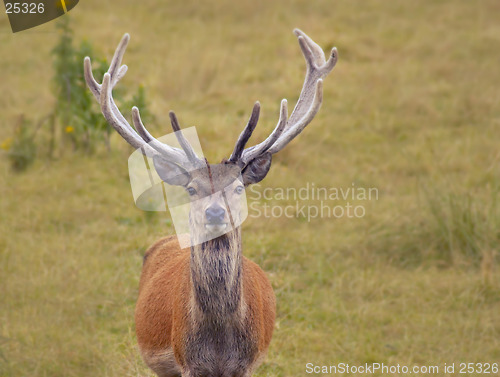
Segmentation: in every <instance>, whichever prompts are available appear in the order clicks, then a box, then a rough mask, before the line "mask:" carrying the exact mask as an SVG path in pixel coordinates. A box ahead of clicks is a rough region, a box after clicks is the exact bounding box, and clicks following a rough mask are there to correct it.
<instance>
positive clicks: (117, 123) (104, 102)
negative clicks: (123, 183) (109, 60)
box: [100, 72, 157, 157]
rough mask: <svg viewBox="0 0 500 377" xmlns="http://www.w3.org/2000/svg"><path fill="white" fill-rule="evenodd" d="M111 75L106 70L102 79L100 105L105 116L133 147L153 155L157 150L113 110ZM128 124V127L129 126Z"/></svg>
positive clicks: (149, 155) (150, 155) (147, 154)
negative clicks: (134, 131)
mask: <svg viewBox="0 0 500 377" xmlns="http://www.w3.org/2000/svg"><path fill="white" fill-rule="evenodd" d="M110 85H111V75H110V74H109V73H108V72H106V73H105V74H104V78H103V80H102V86H101V93H100V105H101V111H102V114H103V115H104V118H106V120H107V121H108V123H109V124H110V126H111V127H113V128H114V129H115V130H116V131H117V132H118V133H119V134H120V136H121V137H123V138H124V139H125V140H126V141H127V142H128V143H129V144H130V145H131V146H132V147H134V148H136V149H139V148H141V150H142V151H143V153H144V154H146V156H148V157H153V156H154V155H156V154H157V152H156V151H155V150H154V149H152V148H151V147H150V146H149V145H148V144H146V143H145V142H144V140H142V139H141V138H140V137H139V136H138V135H137V134H136V133H133V132H131V131H130V130H131V127H130V125H129V124H128V123H126V124H125V123H124V122H122V121H121V120H120V119H118V118H117V117H116V116H115V114H114V112H113V105H112V103H111V86H110ZM127 125H128V127H127Z"/></svg>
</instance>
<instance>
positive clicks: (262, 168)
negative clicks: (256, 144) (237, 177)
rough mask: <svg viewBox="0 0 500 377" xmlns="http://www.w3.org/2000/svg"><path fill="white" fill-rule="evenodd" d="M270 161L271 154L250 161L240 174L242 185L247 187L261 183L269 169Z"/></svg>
mask: <svg viewBox="0 0 500 377" xmlns="http://www.w3.org/2000/svg"><path fill="white" fill-rule="evenodd" d="M271 160H272V155H271V153H264V154H263V155H261V156H259V157H257V158H254V159H253V160H252V161H250V162H249V163H248V165H247V166H245V168H244V169H243V171H242V172H241V176H242V178H243V184H244V185H245V186H248V185H251V184H254V183H258V182H260V181H262V180H263V179H264V178H265V177H266V175H267V173H268V171H269V169H270V168H271Z"/></svg>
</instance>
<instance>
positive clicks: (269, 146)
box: [84, 29, 337, 236]
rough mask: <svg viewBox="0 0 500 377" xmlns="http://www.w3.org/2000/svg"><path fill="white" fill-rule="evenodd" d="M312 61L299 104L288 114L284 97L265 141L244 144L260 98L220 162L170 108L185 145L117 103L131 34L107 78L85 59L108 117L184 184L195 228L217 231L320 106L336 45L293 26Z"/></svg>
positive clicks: (233, 221)
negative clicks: (199, 147)
mask: <svg viewBox="0 0 500 377" xmlns="http://www.w3.org/2000/svg"><path fill="white" fill-rule="evenodd" d="M294 33H295V35H296V36H297V38H298V42H299V45H300V48H301V50H302V53H303V55H304V57H305V60H306V64H307V72H306V77H305V80H304V84H303V87H302V91H301V93H300V96H299V99H298V101H297V104H296V105H295V108H294V110H293V112H292V114H291V115H290V117H288V110H287V101H286V100H285V99H284V100H282V101H281V108H280V116H279V120H278V123H277V125H276V128H275V129H274V130H273V131H272V132H271V134H270V135H269V136H268V137H267V139H265V140H264V141H262V142H261V143H260V144H257V145H254V146H252V147H249V148H245V146H246V144H247V141H248V140H249V139H250V137H251V135H252V132H253V131H254V129H255V127H256V126H257V121H258V119H259V113H260V104H259V102H256V103H255V105H254V107H253V111H252V114H251V116H250V119H249V121H248V124H247V125H246V127H245V128H244V130H243V132H242V133H241V134H240V136H239V138H238V140H237V142H236V145H235V147H234V149H233V152H232V153H231V155H230V156H229V158H228V159H224V160H223V161H222V162H221V163H219V164H209V163H208V162H207V161H206V160H205V159H201V158H199V157H198V156H197V155H196V153H195V152H194V150H193V148H192V147H191V145H190V144H189V142H188V141H187V140H186V138H185V137H184V136H183V133H182V131H181V129H180V126H179V122H178V120H177V117H176V116H175V114H174V113H173V112H170V120H171V124H172V129H173V130H174V132H175V135H176V137H177V140H178V142H179V144H180V146H181V147H182V149H179V148H174V147H171V146H169V145H167V144H164V143H161V142H160V141H158V140H157V139H155V138H154V137H153V136H152V135H151V134H150V133H149V132H148V130H147V129H146V127H145V126H144V125H143V123H142V120H141V116H140V113H139V109H138V108H137V107H135V106H134V107H133V108H132V120H133V124H134V127H135V129H134V128H132V127H131V126H130V124H129V123H128V122H127V120H126V119H125V117H124V116H123V115H122V113H121V112H120V110H119V109H118V107H117V106H116V104H115V102H114V100H113V95H112V90H113V88H114V87H115V86H116V84H117V83H118V82H119V81H120V79H121V78H122V77H123V76H124V75H125V73H126V72H127V66H126V65H121V61H122V58H123V55H124V53H125V49H126V47H127V44H128V42H129V39H130V37H129V35H128V34H125V35H124V36H123V38H122V40H121V42H120V44H119V45H118V47H117V49H116V51H115V54H114V56H113V59H112V60H111V64H110V67H109V69H108V71H107V72H106V73H105V74H104V78H103V81H102V84H99V83H97V81H96V80H95V79H94V76H93V74H92V68H91V62H90V58H89V57H86V58H85V60H84V72H85V80H86V82H87V85H88V86H89V88H90V90H91V91H92V93H93V94H94V96H95V98H96V99H97V101H98V102H99V104H100V106H101V110H102V113H103V115H104V117H105V118H106V120H107V121H108V123H109V124H110V125H111V126H112V127H113V128H114V129H115V130H116V131H117V132H118V133H119V134H120V135H121V136H122V137H123V138H124V139H125V140H126V141H127V142H128V143H129V144H130V145H131V146H132V147H134V148H136V149H140V150H141V152H142V153H143V154H144V155H146V156H148V157H150V158H152V159H153V162H154V166H155V168H156V171H157V173H158V175H159V176H160V178H161V179H162V180H163V181H165V182H167V183H168V184H170V185H176V186H181V187H183V188H185V190H186V191H187V193H188V195H189V197H190V199H191V214H190V223H191V225H192V230H193V232H194V233H199V234H201V233H205V234H207V233H208V234H209V235H211V236H218V235H220V234H223V233H225V232H226V231H227V230H228V229H232V228H234V227H235V225H239V224H240V221H239V217H240V207H241V206H240V204H241V200H240V195H241V194H242V193H243V190H244V187H246V186H248V185H251V184H253V183H257V182H260V181H261V180H262V179H264V177H265V176H266V175H267V173H268V171H269V169H270V167H271V161H272V156H273V155H274V154H275V153H277V152H279V151H280V150H282V149H283V148H284V147H285V146H286V145H287V144H288V143H289V142H290V141H291V140H292V139H294V138H295V137H296V136H297V135H298V134H300V133H301V132H302V131H303V130H304V128H305V127H306V126H307V125H308V124H309V123H310V122H311V121H312V119H313V118H314V116H315V115H316V114H317V112H318V111H319V108H320V106H321V102H322V99H323V79H324V78H325V77H326V76H327V75H328V74H329V73H330V72H331V71H332V69H333V67H334V66H335V64H336V63H337V50H336V48H333V49H332V50H331V53H330V56H329V57H328V59H327V60H326V59H325V54H324V52H323V50H322V49H321V47H319V46H318V45H317V44H316V43H315V42H314V41H313V40H312V39H311V38H309V37H308V36H307V35H306V34H305V33H304V32H302V31H301V30H299V29H295V30H294Z"/></svg>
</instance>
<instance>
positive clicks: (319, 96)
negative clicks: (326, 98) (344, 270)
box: [269, 79, 323, 154]
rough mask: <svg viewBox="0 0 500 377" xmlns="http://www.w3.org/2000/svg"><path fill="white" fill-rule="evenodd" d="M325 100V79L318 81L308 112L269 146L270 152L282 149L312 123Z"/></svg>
mask: <svg viewBox="0 0 500 377" xmlns="http://www.w3.org/2000/svg"><path fill="white" fill-rule="evenodd" d="M322 102H323V80H322V79H318V81H316V90H315V93H314V98H313V103H312V104H311V107H310V108H309V110H308V111H307V113H306V114H305V115H304V116H303V117H302V118H301V119H300V120H299V121H297V122H296V123H295V124H294V125H293V126H291V127H288V128H287V129H286V130H285V131H284V132H283V133H282V134H281V137H280V138H279V139H278V140H277V141H276V142H275V143H274V144H273V146H272V147H271V148H269V153H271V154H274V153H276V152H279V151H280V150H282V149H283V148H284V147H285V146H286V145H287V144H288V143H289V142H290V141H292V139H293V138H295V137H296V136H297V135H298V134H300V133H301V132H302V131H303V130H304V128H306V126H307V125H308V124H309V123H311V121H312V120H313V118H314V117H315V116H316V114H317V113H318V111H319V109H320V107H321V103H322Z"/></svg>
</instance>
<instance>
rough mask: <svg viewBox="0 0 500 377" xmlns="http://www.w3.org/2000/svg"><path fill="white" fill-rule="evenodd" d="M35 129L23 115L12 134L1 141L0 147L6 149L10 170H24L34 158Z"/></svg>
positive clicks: (35, 148)
mask: <svg viewBox="0 0 500 377" xmlns="http://www.w3.org/2000/svg"><path fill="white" fill-rule="evenodd" d="M35 134H36V130H33V129H32V127H31V123H30V122H29V121H27V120H26V119H25V117H24V115H21V116H20V117H19V121H18V124H17V125H16V127H15V130H14V135H13V136H12V137H10V138H8V139H6V140H4V141H3V143H2V145H1V148H2V149H4V150H6V151H7V157H8V159H9V162H10V166H11V168H12V170H14V171H16V172H21V171H24V170H26V169H27V168H28V167H29V166H30V165H31V164H33V162H34V161H35V158H36V150H37V147H36V143H35Z"/></svg>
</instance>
